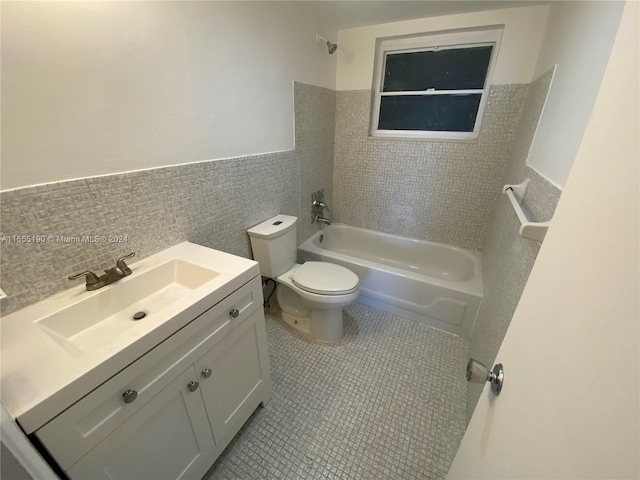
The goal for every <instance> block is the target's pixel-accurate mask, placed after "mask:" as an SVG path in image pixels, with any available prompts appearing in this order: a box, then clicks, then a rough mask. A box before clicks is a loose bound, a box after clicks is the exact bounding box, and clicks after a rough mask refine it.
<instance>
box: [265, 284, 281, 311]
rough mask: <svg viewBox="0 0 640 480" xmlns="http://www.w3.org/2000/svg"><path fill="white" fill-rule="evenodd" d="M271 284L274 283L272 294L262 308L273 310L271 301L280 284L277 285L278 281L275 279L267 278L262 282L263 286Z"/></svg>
mask: <svg viewBox="0 0 640 480" xmlns="http://www.w3.org/2000/svg"><path fill="white" fill-rule="evenodd" d="M269 282H273V290H271V293H270V294H269V296H268V297H267V299H266V300H265V301H264V302H263V304H262V308H271V304H270V303H269V300H271V297H272V296H273V294H274V293H276V288H278V284H277V283H276V281H275V280H274V279H273V278H265V279H263V280H262V285H265V286H266V285H267V284H268V283H269Z"/></svg>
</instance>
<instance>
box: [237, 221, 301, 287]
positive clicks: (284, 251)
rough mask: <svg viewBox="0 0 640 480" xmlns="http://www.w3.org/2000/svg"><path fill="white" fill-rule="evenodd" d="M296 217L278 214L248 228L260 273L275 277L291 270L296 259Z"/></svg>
mask: <svg viewBox="0 0 640 480" xmlns="http://www.w3.org/2000/svg"><path fill="white" fill-rule="evenodd" d="M296 220H297V218H296V217H292V216H290V215H276V216H275V217H273V218H270V219H269V220H266V221H264V222H262V223H260V224H258V225H256V226H255V227H252V228H250V229H249V230H247V233H248V234H249V238H250V239H251V250H253V258H254V259H255V260H256V262H258V263H259V264H260V274H261V275H263V276H265V277H269V278H275V277H277V276H278V275H282V274H283V273H284V272H286V271H287V270H289V269H290V268H291V267H292V266H293V264H294V263H295V261H296V255H297V248H298V242H297V241H296Z"/></svg>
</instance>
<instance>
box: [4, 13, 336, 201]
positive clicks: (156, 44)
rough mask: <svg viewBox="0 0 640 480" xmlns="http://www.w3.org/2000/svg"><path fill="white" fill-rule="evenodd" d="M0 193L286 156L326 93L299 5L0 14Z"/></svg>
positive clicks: (313, 22) (310, 25)
mask: <svg viewBox="0 0 640 480" xmlns="http://www.w3.org/2000/svg"><path fill="white" fill-rule="evenodd" d="M1 22H2V23H1V27H2V78H1V80H2V125H1V127H2V183H1V188H2V189H10V188H16V187H21V186H27V185H33V184H39V183H46V182H52V181H58V180H65V179H71V178H79V177H87V176H94V175H101V174H109V173H115V172H122V171H129V170H136V169H142V168H149V167H157V166H162V165H171V164H179V163H189V162H194V161H202V160H209V159H217V158H224V157H233V156H241V155H247V154H256V153H265V152H271V151H282V150H290V149H292V148H293V146H294V145H293V142H294V134H293V81H294V80H298V81H302V82H305V83H311V84H314V85H319V86H323V87H327V88H335V63H336V58H335V55H333V56H329V55H328V54H327V51H326V47H325V46H323V45H321V44H319V43H317V42H316V39H315V34H316V32H320V33H321V34H323V35H324V36H326V37H328V38H332V39H333V38H336V32H335V30H333V31H332V30H330V29H328V28H327V27H326V26H325V25H322V24H321V23H320V22H321V20H320V19H318V18H317V17H314V16H312V14H311V12H310V11H309V10H308V9H306V10H305V7H304V4H303V2H301V3H296V2H288V3H280V2H3V4H2V19H1Z"/></svg>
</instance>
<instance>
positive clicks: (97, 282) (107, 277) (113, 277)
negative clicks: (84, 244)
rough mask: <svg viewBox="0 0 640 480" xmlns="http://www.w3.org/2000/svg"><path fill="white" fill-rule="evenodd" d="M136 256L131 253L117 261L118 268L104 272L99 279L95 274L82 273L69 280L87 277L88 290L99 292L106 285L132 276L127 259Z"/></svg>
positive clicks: (72, 276)
mask: <svg viewBox="0 0 640 480" xmlns="http://www.w3.org/2000/svg"><path fill="white" fill-rule="evenodd" d="M135 254H136V252H131V253H130V254H128V255H125V256H123V257H120V258H119V259H118V260H117V261H116V266H115V267H111V268H110V269H108V270H105V271H104V275H101V276H100V277H98V276H97V275H96V274H95V273H93V272H89V271H86V272H82V273H77V274H75V275H71V276H70V277H68V278H69V280H76V279H77V278H81V277H83V276H84V277H85V278H86V287H87V290H89V291H92V290H98V289H99V288H102V287H104V286H106V285H109V284H111V283H113V282H117V281H118V280H120V279H121V278H124V277H126V276H129V275H131V269H130V268H129V267H128V266H127V264H126V263H125V261H124V260H125V259H126V258H131V257H133V256H134V255H135Z"/></svg>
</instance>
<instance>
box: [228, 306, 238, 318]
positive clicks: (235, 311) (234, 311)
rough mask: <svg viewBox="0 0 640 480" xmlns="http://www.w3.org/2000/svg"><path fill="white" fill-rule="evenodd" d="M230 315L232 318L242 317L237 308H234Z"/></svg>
mask: <svg viewBox="0 0 640 480" xmlns="http://www.w3.org/2000/svg"><path fill="white" fill-rule="evenodd" d="M229 315H231V318H238V315H240V310H238V309H237V308H232V309H231V311H229Z"/></svg>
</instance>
